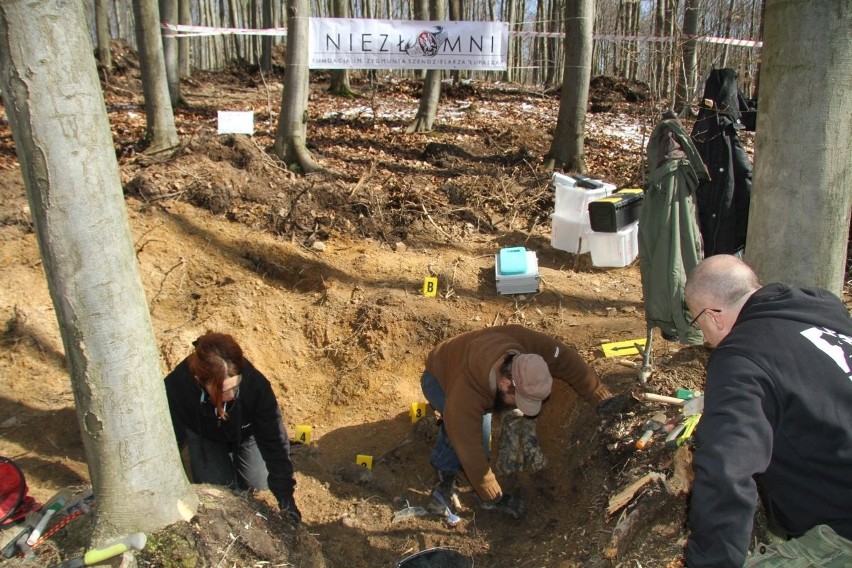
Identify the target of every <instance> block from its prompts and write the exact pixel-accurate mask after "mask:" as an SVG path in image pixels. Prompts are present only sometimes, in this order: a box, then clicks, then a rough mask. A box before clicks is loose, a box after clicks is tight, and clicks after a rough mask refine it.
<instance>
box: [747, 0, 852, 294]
mask: <svg viewBox="0 0 852 568" xmlns="http://www.w3.org/2000/svg"><path fill="white" fill-rule="evenodd" d="M764 33H765V38H764V41H763V51H762V59H763V65H762V67H761V77H760V80H761V85H760V101H759V105H758V108H759V109H760V112H759V115H758V125H757V134H756V139H755V142H756V144H755V156H756V158H755V169H754V186H753V193H752V205H751V208H750V211H751V212H752V213H751V215H750V217H749V224H748V237H747V241H746V249H745V255H746V260H747V261H748V262H749V263H750V264H751V265H752V266H754V268H755V269H756V270H757V273H758V274H759V275H760V277H761V279H762V280H763V281H764V282H772V281H775V280H780V281H784V282H788V283H791V284H795V285H802V286H822V287H824V288H827V289H829V290H831V291H832V292H834V293H835V294H837V295H838V296H839V295H840V293H841V291H842V289H843V278H844V273H845V261H846V246H847V239H846V235H848V234H849V221H850V212H851V211H852V169H850V168H849V165H848V164H849V156H852V131H850V128H849V117H850V116H852V97H850V96H849V88H850V85H852V50H850V49H849V38H850V36H852V4H850V3H849V2H837V1H836V0H767V2H766V14H765V28H764ZM791 109H797V110H798V112H791ZM805 110H807V112H805ZM843 117H845V118H843Z"/></svg>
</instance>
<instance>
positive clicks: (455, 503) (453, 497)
mask: <svg viewBox="0 0 852 568" xmlns="http://www.w3.org/2000/svg"><path fill="white" fill-rule="evenodd" d="M435 491H437V492H438V493H440V494H441V496H442V497H443V498H444V502H445V503H446V504H447V505H449V508H450V512H451V513H455V512H456V510H457V509H458V508H459V505H460V502H459V488H458V486H457V485H456V472H454V471H440V470H439V471H438V484H437V485H436V486H435ZM426 509H427V510H428V511H429V512H430V513H434V514H435V515H443V514H445V513H446V510H447V507H446V506H445V505H444V503H441V502H440V501H438V499H436V498H435V497H434V495H433V497H432V500H431V501H429V504H428V505H426Z"/></svg>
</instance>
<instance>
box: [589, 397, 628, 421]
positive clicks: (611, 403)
mask: <svg viewBox="0 0 852 568" xmlns="http://www.w3.org/2000/svg"><path fill="white" fill-rule="evenodd" d="M631 403H632V398H631V397H630V396H629V395H626V394H617V395H615V396H611V397H609V398H607V399H604V400H602V401H601V402H600V404H598V407H597V412H598V416H600V417H601V418H609V417H611V416H614V415H616V414H619V413H621V412H625V411H627V409H628V408H630V406H631Z"/></svg>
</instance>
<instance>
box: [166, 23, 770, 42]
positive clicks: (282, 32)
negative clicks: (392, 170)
mask: <svg viewBox="0 0 852 568" xmlns="http://www.w3.org/2000/svg"><path fill="white" fill-rule="evenodd" d="M163 29H165V30H169V31H171V32H174V33H173V34H169V35H173V36H174V37H189V36H193V37H194V36H211V35H268V36H282V37H284V36H286V35H287V28H265V29H247V28H218V27H210V26H187V25H182V24H167V23H165V22H164V23H163ZM509 35H513V36H516V37H525V38H530V37H555V38H562V37H565V34H564V33H561V32H509ZM594 39H598V40H610V41H642V42H672V41H677V42H683V41H686V40H688V39H694V40H695V41H698V42H702V43H718V44H723V45H733V46H735V47H761V46H762V45H763V42H760V41H754V40H750V39H736V38H731V37H714V36H706V35H698V36H681V37H677V38H676V37H670V36H649V35H643V36H632V35H615V34H597V35H595V37H594Z"/></svg>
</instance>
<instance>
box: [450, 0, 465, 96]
mask: <svg viewBox="0 0 852 568" xmlns="http://www.w3.org/2000/svg"><path fill="white" fill-rule="evenodd" d="M447 4H448V7H449V10H450V20H452V21H456V22H457V21H460V20H462V19H463V17H462V4H461V0H449V2H447ZM460 73H461V71H460V70H458V69H453V70H452V71H450V77H452V78H453V85H458V84H459V77H460Z"/></svg>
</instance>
